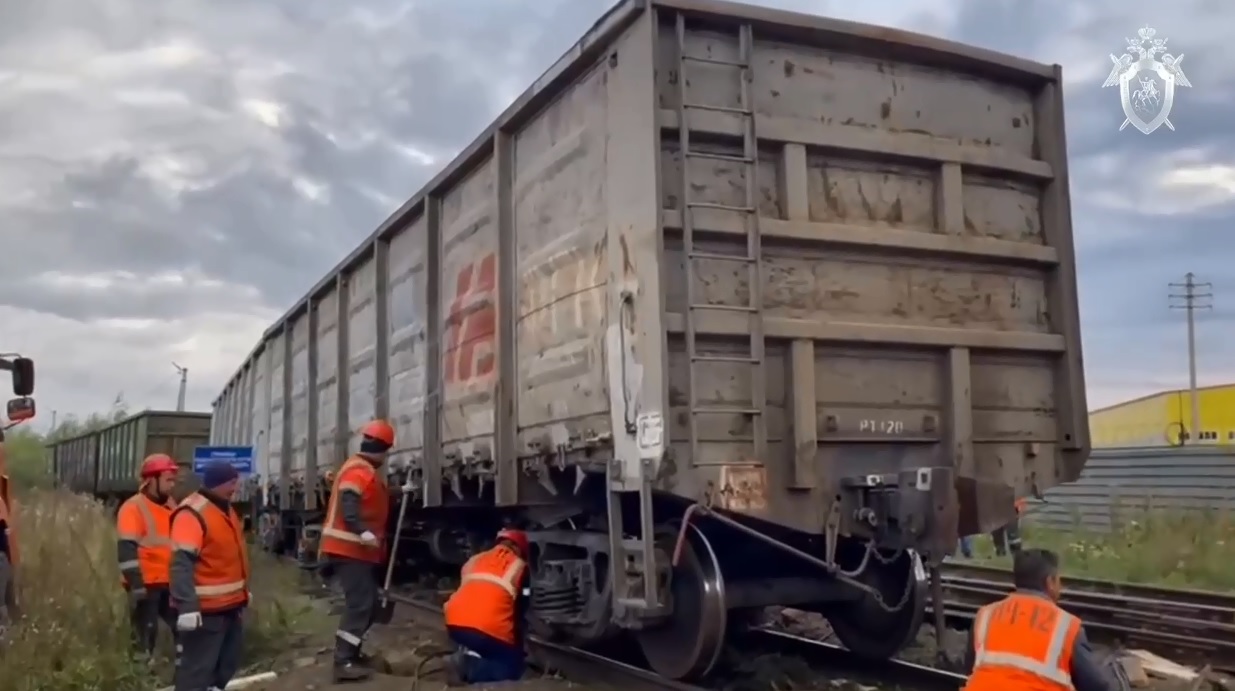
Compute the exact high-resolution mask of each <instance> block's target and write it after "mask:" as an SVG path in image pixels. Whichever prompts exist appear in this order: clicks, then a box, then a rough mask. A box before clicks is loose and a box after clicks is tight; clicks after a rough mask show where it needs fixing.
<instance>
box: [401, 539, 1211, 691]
mask: <svg viewBox="0 0 1235 691" xmlns="http://www.w3.org/2000/svg"><path fill="white" fill-rule="evenodd" d="M944 589H945V598H946V602H947V610H946V613H947V617H948V619H949V622H950V624H952V625H953V626H956V627H958V628H965V627H967V625H968V624H970V623H972V620H973V617H974V615H975V613H976V612H977V610H978V608H979V607H981V606H983V605H985V604H989V603H991V602H995V601H997V600H999V599H1000V598H1002V597H1004V596H1005V595H1006V594H1007V593H1008V592H1009V591H1010V590H1011V589H1012V585H1011V574H1010V573H1009V572H1008V571H1007V570H1004V569H1000V568H997V567H988V566H978V565H973V564H958V563H955V562H953V563H950V564H948V565H947V566H946V570H945V576H944ZM441 597H442V595H441V592H440V591H437V590H435V589H425V590H419V589H414V590H400V591H399V592H396V593H391V599H393V600H394V601H395V602H397V603H398V604H399V605H400V606H401V607H400V608H401V609H406V611H407V612H408V613H409V614H411V615H412V616H413V617H414V618H415V619H417V620H421V621H424V622H425V623H427V624H430V625H436V624H437V622H440V618H441ZM1061 604H1062V605H1063V606H1064V607H1065V608H1066V609H1067V610H1069V611H1070V612H1073V613H1074V614H1076V615H1078V616H1080V617H1082V618H1083V619H1084V621H1085V622H1086V628H1087V630H1089V631H1090V636H1091V637H1092V638H1094V639H1096V641H1098V642H1101V643H1107V644H1110V643H1112V642H1115V641H1118V642H1121V643H1123V644H1125V646H1126V647H1144V648H1147V649H1149V650H1151V651H1153V652H1155V653H1158V654H1161V655H1164V656H1166V657H1169V658H1170V659H1172V660H1175V661H1177V662H1180V663H1184V664H1191V665H1194V666H1197V667H1199V666H1202V665H1205V664H1209V665H1210V666H1211V667H1212V668H1214V669H1215V670H1222V671H1227V672H1231V671H1233V670H1235V597H1233V596H1226V595H1222V594H1218V593H1209V592H1203V591H1186V590H1174V589H1169V588H1157V587H1153V586H1142V585H1133V584H1126V583H1112V582H1107V581H1099V580H1093V579H1076V578H1069V579H1065V592H1064V595H1063V598H1062V601H1061ZM927 620H928V621H929V617H928V619H927ZM733 648H734V649H735V650H740V651H741V652H740V653H738V654H737V657H736V658H735V661H736V662H737V663H738V664H736V665H734V664H729V665H722V666H721V668H720V669H719V670H718V671H717V672H716V673H714V674H713V675H712V676H711V677H710V678H709V679H708V680H706V681H705V682H703V685H702V686H696V685H692V684H686V683H682V682H676V681H671V680H667V679H664V678H661V677H659V676H657V675H656V674H654V673H653V672H651V671H649V670H647V669H646V668H645V667H644V666H643V662H642V660H641V658H640V655H639V653H638V652H633V651H631V650H629V649H607V650H603V651H602V650H593V649H582V648H575V647H571V646H568V645H562V644H560V643H556V642H552V641H549V640H545V639H543V638H538V637H532V638H531V640H530V641H529V653H530V656H531V661H532V662H533V663H534V666H536V667H538V668H539V669H541V670H546V671H555V672H558V673H560V674H561V675H562V676H563V677H565V678H568V679H570V680H571V681H574V682H579V683H586V684H589V685H596V686H604V687H614V688H620V689H623V690H628V689H635V690H636V691H644V690H650V689H671V690H673V691H714V690H715V689H720V688H734V687H737V688H751V687H752V686H751V685H750V684H743V683H742V682H743V681H749V680H743V679H742V678H741V677H742V675H743V671H742V670H741V669H740V667H741V666H742V665H741V661H742V660H747V661H749V660H752V659H755V658H757V657H759V656H762V655H775V656H784V657H786V658H796V659H798V660H800V661H801V662H802V663H803V665H804V666H805V667H806V668H809V670H810V673H811V675H812V677H815V678H818V679H819V680H820V681H821V682H824V684H821V687H822V685H826V681H827V680H829V679H836V678H843V679H847V680H851V681H854V682H857V683H859V684H863V685H869V686H881V687H886V686H891V685H896V686H900V687H904V688H913V689H920V690H923V691H955V690H956V689H959V688H960V687H961V686H962V685H963V684H964V680H965V677H964V676H963V675H960V674H956V673H953V672H949V671H945V670H942V669H938V668H935V667H930V666H926V665H921V664H916V663H913V662H909V661H905V660H888V661H882V662H879V663H877V664H872V663H869V662H867V661H865V660H863V659H861V658H858V657H856V656H854V655H852V654H851V653H850V652H849V651H847V650H845V649H844V648H843V647H841V646H839V645H836V644H833V643H831V642H827V641H820V640H816V639H813V638H810V637H806V636H801V635H797V634H795V633H791V632H788V631H784V630H780V628H779V627H775V626H760V627H755V628H751V629H748V630H745V631H742V632H740V633H737V634H734V636H733ZM803 665H799V667H801V666H803ZM747 674H749V673H747Z"/></svg>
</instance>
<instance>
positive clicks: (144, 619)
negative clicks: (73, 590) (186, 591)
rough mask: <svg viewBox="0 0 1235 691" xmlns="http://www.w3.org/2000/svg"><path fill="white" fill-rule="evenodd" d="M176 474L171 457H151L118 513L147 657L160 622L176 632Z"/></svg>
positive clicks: (124, 568)
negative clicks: (172, 587)
mask: <svg viewBox="0 0 1235 691" xmlns="http://www.w3.org/2000/svg"><path fill="white" fill-rule="evenodd" d="M178 470H179V468H178V467H177V466H176V462H175V461H174V460H172V458H171V457H170V456H168V455H167V454H161V453H156V454H151V455H149V456H147V457H146V460H145V461H144V462H142V467H141V486H140V487H139V488H138V490H137V494H134V495H133V496H131V497H129V499H128V500H127V501H125V502H124V503H123V504H121V505H120V511H119V512H117V513H116V555H117V558H118V560H119V561H120V579H121V580H122V581H123V585H124V589H125V591H126V592H127V593H128V595H129V616H130V617H131V619H132V622H133V640H134V642H135V643H136V644H137V646H138V648H139V649H141V650H142V651H143V652H145V653H146V654H147V655H151V654H153V653H154V644H155V641H156V640H157V639H158V633H159V621H160V620H162V621H164V622H166V623H167V627H168V629H169V630H171V631H173V632H174V631H175V628H176V625H175V621H176V616H175V614H173V612H172V608H171V598H170V595H169V593H168V590H167V587H168V581H169V579H170V578H171V574H170V573H169V571H170V569H171V562H172V540H171V525H172V509H173V508H174V507H173V503H174V502H173V501H172V498H171V492H172V489H173V488H174V487H175V483H176V472H177V471H178Z"/></svg>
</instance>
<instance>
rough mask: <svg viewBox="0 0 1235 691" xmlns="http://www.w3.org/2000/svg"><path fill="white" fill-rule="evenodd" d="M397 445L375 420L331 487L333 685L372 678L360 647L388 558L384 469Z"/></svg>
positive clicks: (323, 551)
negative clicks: (335, 602)
mask: <svg viewBox="0 0 1235 691" xmlns="http://www.w3.org/2000/svg"><path fill="white" fill-rule="evenodd" d="M394 443H395V431H394V428H392V427H391V426H390V424H389V423H387V422H385V421H384V420H375V421H373V422H370V423H369V424H367V425H365V428H364V429H363V430H361V438H360V452H359V453H357V454H356V455H354V456H352V457H351V458H349V459H347V462H346V463H344V464H343V467H341V468H339V472H338V473H337V474H336V475H335V478H334V483H333V485H332V486H331V488H330V503H329V504H328V505H327V508H326V522H325V524H324V526H323V528H322V538H321V542H320V543H319V546H318V552H319V554H318V557H319V559H320V558H323V557H324V558H325V559H326V567H325V571H324V572H323V573H324V574H325V575H328V576H329V577H331V578H333V579H334V582H335V583H336V584H337V585H338V587H339V588H340V589H342V590H343V615H342V616H341V617H340V618H339V628H338V630H336V631H335V653H334V671H333V677H334V681H335V683H341V682H359V681H364V680H366V679H369V678H370V677H372V676H373V668H372V665H371V664H370V662H369V660H368V658H367V657H365V655H364V654H363V653H362V652H361V650H360V646H361V644H362V643H363V642H364V637H365V634H367V633H368V632H369V628H370V627H371V626H372V625H373V615H374V612H375V610H376V608H377V599H378V595H379V593H378V577H379V573H378V572H379V569H380V566H381V564H382V561H383V560H384V558H385V556H386V544H385V543H386V523H387V521H388V520H389V518H390V493H389V490H388V489H387V487H386V473H385V472H384V471H383V470H382V465H383V464H384V463H385V462H386V454H387V453H388V452H389V451H390V449H391V447H393V446H394Z"/></svg>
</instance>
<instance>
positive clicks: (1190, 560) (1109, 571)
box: [974, 510, 1235, 591]
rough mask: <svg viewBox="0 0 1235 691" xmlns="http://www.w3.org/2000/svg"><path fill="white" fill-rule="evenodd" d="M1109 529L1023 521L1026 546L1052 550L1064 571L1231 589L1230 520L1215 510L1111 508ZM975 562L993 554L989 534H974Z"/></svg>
mask: <svg viewBox="0 0 1235 691" xmlns="http://www.w3.org/2000/svg"><path fill="white" fill-rule="evenodd" d="M1114 514H1115V515H1112V517H1111V522H1112V524H1113V525H1114V528H1113V529H1112V530H1111V531H1109V532H1097V531H1093V530H1086V529H1084V528H1082V527H1081V526H1080V522H1079V521H1076V522H1075V523H1074V525H1073V526H1072V527H1070V528H1055V527H1048V526H1042V525H1034V524H1033V522H1032V520H1030V521H1027V522H1024V523H1022V533H1023V535H1024V542H1025V545H1026V546H1027V547H1043V548H1046V549H1050V550H1054V551H1055V552H1057V553H1058V554H1059V556H1060V559H1061V561H1062V562H1063V570H1064V574H1065V575H1071V576H1081V577H1085V578H1099V579H1104V580H1112V581H1127V582H1131V583H1145V584H1151V585H1160V586H1167V587H1176V588H1196V589H1202V590H1217V591H1235V568H1232V559H1235V519H1233V518H1232V517H1231V516H1228V515H1226V514H1225V513H1218V512H1203V511H1190V512H1166V511H1146V510H1140V511H1116V512H1114ZM974 557H975V559H974V561H977V562H979V563H990V564H995V565H1005V566H1006V565H1009V563H1010V560H1009V559H1008V558H1007V557H1003V558H1000V557H995V556H994V546H993V544H992V543H991V540H990V538H989V537H986V536H976V537H975V538H974Z"/></svg>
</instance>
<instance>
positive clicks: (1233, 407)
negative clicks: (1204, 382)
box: [1089, 384, 1235, 449]
mask: <svg viewBox="0 0 1235 691" xmlns="http://www.w3.org/2000/svg"><path fill="white" fill-rule="evenodd" d="M1197 402H1198V404H1199V405H1198V407H1199V408H1200V409H1201V422H1200V424H1201V431H1200V434H1199V435H1197V438H1196V439H1195V440H1191V439H1189V437H1190V436H1191V435H1189V434H1188V431H1189V430H1188V427H1190V426H1191V424H1192V397H1191V395H1190V393H1189V392H1188V390H1187V389H1182V390H1176V391H1163V392H1161V393H1156V394H1151V395H1149V396H1143V397H1141V398H1136V399H1133V400H1131V401H1125V402H1123V403H1118V404H1116V405H1113V406H1108V407H1106V408H1100V409H1098V410H1092V411H1090V412H1089V435H1090V438H1091V439H1092V440H1093V446H1094V448H1097V449H1100V448H1116V447H1128V446H1179V445H1181V443H1189V444H1208V445H1215V444H1231V445H1235V384H1221V385H1218V386H1206V387H1202V388H1199V389H1197Z"/></svg>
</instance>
